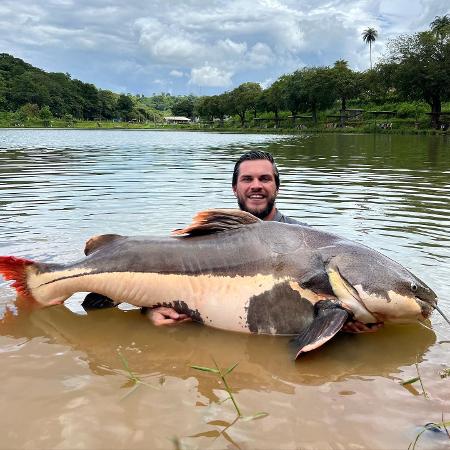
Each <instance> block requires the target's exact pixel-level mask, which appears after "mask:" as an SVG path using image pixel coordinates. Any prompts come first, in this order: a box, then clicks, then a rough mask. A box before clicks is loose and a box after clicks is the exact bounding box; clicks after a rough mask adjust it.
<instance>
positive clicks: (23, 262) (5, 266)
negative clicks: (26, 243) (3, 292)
mask: <svg viewBox="0 0 450 450" xmlns="http://www.w3.org/2000/svg"><path fill="white" fill-rule="evenodd" d="M30 264H34V261H31V260H29V259H24V258H16V257H15V256H0V274H1V275H3V278H4V279H5V280H14V283H13V284H12V285H11V286H12V287H13V288H15V289H16V291H17V293H18V294H19V295H21V296H23V297H29V298H33V296H32V295H31V293H30V292H29V291H28V287H27V274H26V270H25V269H26V267H27V266H29V265H30Z"/></svg>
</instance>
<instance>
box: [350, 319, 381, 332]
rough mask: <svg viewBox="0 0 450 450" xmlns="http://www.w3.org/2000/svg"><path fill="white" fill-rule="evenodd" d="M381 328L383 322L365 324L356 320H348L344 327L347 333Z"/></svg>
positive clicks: (373, 330) (372, 330)
mask: <svg viewBox="0 0 450 450" xmlns="http://www.w3.org/2000/svg"><path fill="white" fill-rule="evenodd" d="M380 328H383V323H382V322H379V323H369V324H365V323H362V322H358V321H357V320H354V321H350V322H347V323H346V324H345V325H344V326H343V327H342V331H344V332H345V333H373V332H375V331H377V330H379V329H380Z"/></svg>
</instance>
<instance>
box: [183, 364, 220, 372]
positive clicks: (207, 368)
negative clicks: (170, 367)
mask: <svg viewBox="0 0 450 450" xmlns="http://www.w3.org/2000/svg"><path fill="white" fill-rule="evenodd" d="M189 367H190V368H191V369H195V370H201V371H202V372H210V373H220V372H219V371H218V370H217V369H214V368H212V367H202V366H189Z"/></svg>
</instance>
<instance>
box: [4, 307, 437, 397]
mask: <svg viewBox="0 0 450 450" xmlns="http://www.w3.org/2000/svg"><path fill="white" fill-rule="evenodd" d="M0 329H1V331H2V333H3V334H6V335H8V336H14V337H16V338H18V339H20V338H26V339H30V340H31V339H35V338H39V337H45V338H47V339H50V342H52V343H55V344H59V345H64V346H68V347H69V348H71V349H73V350H74V351H77V352H82V354H83V355H85V356H84V357H83V358H85V359H86V362H87V363H88V364H89V367H90V368H91V370H92V372H93V373H96V374H99V375H104V374H105V373H108V371H111V370H118V369H121V368H122V365H121V362H120V358H119V357H118V354H117V349H119V348H122V349H123V350H122V352H123V353H124V355H126V357H127V360H128V363H129V365H130V367H132V368H133V371H135V372H136V373H138V374H146V375H149V374H153V375H154V374H161V373H165V374H167V375H172V376H181V377H190V376H192V375H193V373H192V372H191V371H190V370H189V365H191V364H198V365H211V357H212V356H214V357H218V355H221V360H222V361H221V362H222V363H223V364H224V365H226V364H230V365H231V364H232V363H233V361H234V362H237V361H240V366H239V377H238V378H237V381H236V382H235V383H234V385H233V387H234V389H236V390H240V389H256V390H258V389H269V390H275V391H280V392H292V391H293V386H295V385H298V384H308V385H315V384H323V383H327V382H330V381H345V380H346V379H348V378H351V377H370V376H385V377H389V376H391V375H392V374H394V373H395V372H397V370H398V368H399V367H402V366H407V365H410V364H414V363H415V362H416V359H418V360H419V361H421V360H422V357H423V355H424V354H425V353H426V352H427V350H428V348H429V347H430V346H431V345H432V344H434V343H435V341H436V338H435V335H434V333H433V332H432V331H431V330H428V329H426V328H423V327H419V326H413V325H410V326H396V327H393V326H391V327H388V328H386V329H384V330H381V331H379V332H377V333H374V334H366V335H348V334H341V335H339V336H338V337H336V338H335V339H333V340H332V341H331V342H330V343H329V344H327V345H326V346H324V347H323V348H321V350H320V352H313V353H310V354H305V355H304V356H302V358H300V360H299V361H297V362H294V361H293V360H292V353H291V352H290V351H289V345H288V342H289V339H288V338H279V337H270V336H253V335H245V334H239V333H227V332H224V331H220V330H213V329H209V328H207V327H204V326H200V325H197V324H192V323H191V324H183V325H182V326H181V325H180V326H179V327H174V328H170V327H169V328H157V327H153V326H152V325H151V324H150V323H149V321H148V319H147V318H146V317H145V316H143V315H142V314H140V312H139V311H138V310H133V311H127V312H125V311H121V310H118V309H111V310H102V311H92V312H90V313H89V314H87V315H79V314H74V313H73V312H71V311H70V310H69V309H68V308H66V307H64V306H58V307H53V308H45V309H39V310H34V311H32V312H30V311H28V312H27V311H23V312H22V313H21V314H16V315H13V314H11V313H8V314H6V316H5V317H4V319H3V320H2V322H1V325H0ZM387 348H389V352H384V351H383V350H384V349H387ZM156 349H157V350H156ZM230 349H232V352H230ZM155 350H156V351H155ZM223 355H224V356H225V357H223ZM374 355H377V357H376V358H374ZM174 362H176V363H175V364H174ZM105 371H106V372H105ZM206 379H207V378H205V380H206ZM206 388H207V389H209V388H211V386H210V384H209V385H208V383H207V385H206ZM200 389H202V385H200ZM202 393H203V395H205V396H207V397H210V396H211V394H212V392H205V391H204V392H202Z"/></svg>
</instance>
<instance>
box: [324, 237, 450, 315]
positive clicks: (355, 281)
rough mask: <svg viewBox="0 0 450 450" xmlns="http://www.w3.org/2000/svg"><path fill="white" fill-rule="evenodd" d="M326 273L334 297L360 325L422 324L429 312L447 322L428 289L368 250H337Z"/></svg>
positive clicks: (393, 262)
mask: <svg viewBox="0 0 450 450" xmlns="http://www.w3.org/2000/svg"><path fill="white" fill-rule="evenodd" d="M342 250H344V251H342ZM327 273H328V278H329V281H330V284H331V286H332V289H333V292H334V294H335V295H336V297H338V299H339V300H340V301H341V302H342V305H343V306H344V307H345V308H347V309H349V310H351V312H352V313H353V315H354V317H355V319H357V320H359V321H361V322H364V323H374V322H391V323H407V322H416V321H424V320H425V319H427V318H428V317H429V316H430V315H431V313H432V311H433V309H437V310H438V311H439V312H440V313H441V314H442V315H443V317H444V318H445V319H446V320H447V322H448V319H447V318H446V317H445V316H444V314H443V313H442V311H441V310H440V309H439V308H438V307H437V296H436V294H435V293H434V292H433V290H432V289H431V288H430V287H428V286H427V285H426V284H425V283H424V282H423V281H421V280H420V279H419V278H417V277H416V276H415V275H413V274H412V273H411V272H409V271H408V270H407V269H405V268H404V267H403V266H401V265H400V264H399V263H397V262H395V261H393V260H392V259H390V258H388V257H386V256H384V255H382V254H381V253H378V252H376V251H375V250H372V249H370V248H368V247H365V246H362V245H353V244H350V245H345V249H342V248H340V252H339V254H337V255H336V256H332V257H331V258H330V259H329V261H328V263H327ZM449 323H450V322H449Z"/></svg>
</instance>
